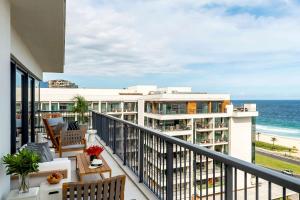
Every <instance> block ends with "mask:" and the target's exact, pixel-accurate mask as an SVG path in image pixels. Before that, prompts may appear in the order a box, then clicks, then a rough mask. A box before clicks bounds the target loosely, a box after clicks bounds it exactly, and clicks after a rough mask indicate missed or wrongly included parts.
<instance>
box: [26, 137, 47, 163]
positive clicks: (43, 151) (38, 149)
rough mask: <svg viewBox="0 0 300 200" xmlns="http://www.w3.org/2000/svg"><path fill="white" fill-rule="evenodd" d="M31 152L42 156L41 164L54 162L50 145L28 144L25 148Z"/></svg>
mask: <svg viewBox="0 0 300 200" xmlns="http://www.w3.org/2000/svg"><path fill="white" fill-rule="evenodd" d="M25 148H26V149H29V150H31V151H34V152H35V153H37V154H38V155H39V156H40V159H41V160H40V162H42V163H43V162H50V161H52V160H53V155H52V153H51V151H50V148H49V144H48V143H47V142H45V143H28V144H27V146H26V147H25Z"/></svg>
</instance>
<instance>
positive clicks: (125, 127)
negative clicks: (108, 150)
mask: <svg viewBox="0 0 300 200" xmlns="http://www.w3.org/2000/svg"><path fill="white" fill-rule="evenodd" d="M123 127H124V130H123V133H124V142H123V145H124V146H123V147H124V149H123V150H124V161H123V165H126V162H127V161H126V160H127V149H126V147H127V135H128V125H127V124H124V126H123Z"/></svg>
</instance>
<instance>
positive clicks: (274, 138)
mask: <svg viewBox="0 0 300 200" xmlns="http://www.w3.org/2000/svg"><path fill="white" fill-rule="evenodd" d="M271 141H272V142H273V149H274V148H275V142H276V141H277V138H276V137H272V138H271Z"/></svg>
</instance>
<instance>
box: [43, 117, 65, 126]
mask: <svg viewBox="0 0 300 200" xmlns="http://www.w3.org/2000/svg"><path fill="white" fill-rule="evenodd" d="M47 121H48V124H49V126H56V125H57V124H58V123H63V122H64V119H63V118H62V117H56V118H48V119H47Z"/></svg>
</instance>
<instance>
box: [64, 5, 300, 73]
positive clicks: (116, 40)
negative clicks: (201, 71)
mask: <svg viewBox="0 0 300 200" xmlns="http://www.w3.org/2000/svg"><path fill="white" fill-rule="evenodd" d="M208 5H210V6H208ZM233 6H240V7H245V6H246V7H251V8H255V7H259V8H261V9H274V10H276V9H280V15H278V16H276V15H275V16H274V15H261V16H260V15H258V16H257V15H254V14H253V13H251V12H241V13H239V14H235V15H228V14H226V9H228V8H230V7H233ZM299 11H300V9H299V6H298V5H297V4H296V3H295V2H294V1H280V0H276V1H271V0H266V1H263V0H252V1H248V0H244V1H242V0H218V1H212V0H205V1H197V0H164V1H159V0H148V1H147V0H145V1H142V0H136V1H129V0H122V1H118V0H110V1H109V0H104V1H92V0H72V1H68V3H67V42H66V68H65V71H66V72H67V73H68V74H75V75H81V74H82V75H94V76H113V75H132V76H139V75H144V74H151V73H182V72H186V71H189V69H188V67H187V66H189V65H190V64H194V65H199V66H202V65H206V64H207V65H215V66H219V67H220V68H222V67H230V66H231V65H232V64H233V63H234V65H235V66H239V67H241V68H243V67H245V68H253V69H256V68H260V67H261V66H266V67H278V66H279V65H278V64H282V65H289V64H291V63H292V64H293V63H297V62H299V61H300V57H299V53H300V37H299V35H300V14H299V13H300V12H299ZM276 14H278V13H276Z"/></svg>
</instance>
